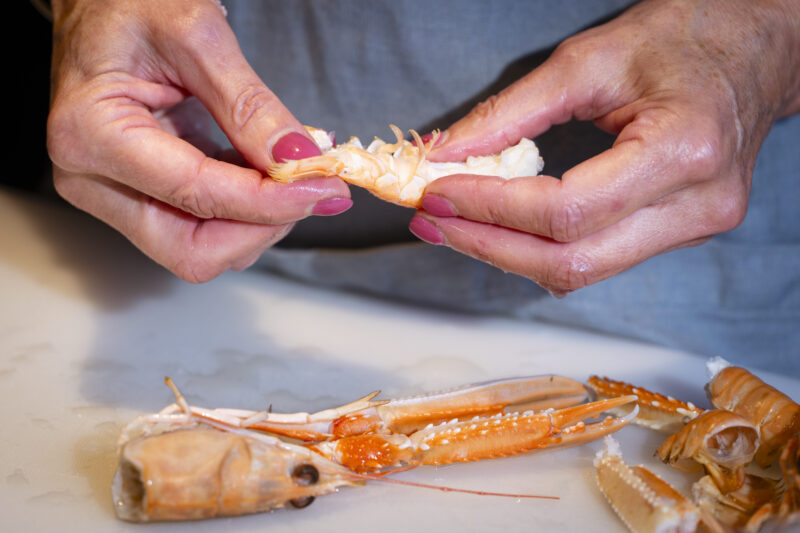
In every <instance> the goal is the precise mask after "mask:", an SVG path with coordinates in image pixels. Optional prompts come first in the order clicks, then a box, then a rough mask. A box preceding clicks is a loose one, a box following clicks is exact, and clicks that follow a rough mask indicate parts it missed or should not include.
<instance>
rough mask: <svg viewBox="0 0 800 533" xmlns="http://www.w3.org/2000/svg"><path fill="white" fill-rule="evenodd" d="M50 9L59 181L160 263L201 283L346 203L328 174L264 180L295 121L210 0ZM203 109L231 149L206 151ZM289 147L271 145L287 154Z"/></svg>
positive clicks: (53, 150) (60, 3) (65, 192)
mask: <svg viewBox="0 0 800 533" xmlns="http://www.w3.org/2000/svg"><path fill="white" fill-rule="evenodd" d="M53 10H54V50H53V71H52V105H51V113H50V117H49V120H48V149H49V152H50V156H51V159H52V160H53V164H54V168H53V177H54V183H55V187H56V190H57V191H58V192H59V193H60V194H61V195H62V196H63V197H64V198H66V199H67V200H68V201H69V202H71V203H72V204H74V205H76V206H77V207H79V208H81V209H83V210H85V211H87V212H89V213H91V214H92V215H94V216H96V217H98V218H100V219H101V220H103V221H105V222H106V223H108V224H109V225H111V226H113V227H114V228H116V229H117V230H118V231H120V232H121V233H123V234H124V235H125V236H126V237H127V238H128V239H130V240H131V241H132V242H133V243H134V244H135V245H136V246H137V247H139V248H140V249H141V250H142V251H144V252H145V253H146V254H148V255H149V256H150V257H151V258H153V259H154V260H155V261H157V262H158V263H160V264H162V265H164V266H165V267H167V268H168V269H169V270H171V271H172V272H174V273H175V274H177V275H178V276H180V277H181V278H183V279H186V280H189V281H193V282H201V281H206V280H209V279H212V278H214V277H216V276H217V275H219V274H221V273H222V272H224V271H226V270H228V269H234V270H238V269H242V268H246V267H247V266H249V265H250V264H252V262H254V261H255V260H256V259H257V257H258V256H259V255H260V254H261V252H263V250H264V249H266V248H267V247H269V246H271V245H272V244H274V243H275V242H277V241H278V240H280V239H281V238H282V237H283V236H284V235H285V234H286V233H287V232H288V231H289V230H290V229H291V227H292V224H293V223H294V222H295V221H297V220H299V219H302V218H304V217H306V216H309V215H311V214H333V213H332V211H334V210H335V209H334V210H332V209H331V208H330V202H331V201H333V203H334V204H335V205H338V206H339V207H341V206H343V205H344V206H345V207H346V206H347V205H349V202H350V200H349V196H350V195H349V191H348V189H347V187H346V185H345V184H344V183H343V182H341V181H340V180H338V179H334V178H331V179H317V180H309V181H305V182H298V183H295V184H290V185H284V184H278V183H275V182H273V181H272V180H270V179H266V178H264V175H263V174H264V173H266V169H267V168H268V166H269V165H270V164H271V163H272V162H273V147H274V146H275V145H276V143H277V142H278V141H279V139H283V138H284V135H286V134H289V133H292V132H294V135H293V136H291V138H292V139H294V140H295V141H296V139H297V138H298V137H305V135H306V133H305V130H304V129H303V128H302V126H301V124H299V123H298V121H297V120H296V119H295V118H294V117H293V116H292V114H291V113H290V112H289V111H288V110H287V109H286V108H285V107H284V106H283V104H281V102H280V101H279V100H278V98H277V97H276V96H275V95H274V94H273V93H272V92H270V90H269V89H268V88H267V87H266V86H265V85H264V84H263V82H262V81H261V80H260V79H259V78H258V76H257V75H256V74H255V72H253V70H252V69H251V68H250V66H249V65H248V64H247V62H246V60H245V59H244V57H243V56H242V53H241V51H240V49H239V46H238V43H237V41H236V38H235V36H234V34H233V32H232V31H231V29H230V27H229V26H228V24H227V22H226V20H225V16H224V13H223V10H222V9H221V7H220V5H219V4H218V3H216V2H214V1H213V0H170V1H169V2H152V1H142V0H115V1H114V2H96V1H92V0H55V1H54V2H53ZM209 113H210V116H211V117H213V119H214V120H215V121H216V122H217V123H218V124H219V126H220V127H221V128H222V130H223V131H224V132H225V133H226V135H227V136H228V138H229V139H230V141H231V143H232V144H233V146H234V148H235V152H236V153H235V154H220V153H217V152H218V148H217V147H216V146H214V145H213V143H212V142H211V141H210V140H209V137H208V125H209V122H208V117H209ZM281 142H283V141H281ZM300 146H301V148H302V147H303V146H305V149H306V152H307V151H308V145H307V144H304V143H303V142H302V139H301V141H300ZM289 148H290V150H289V151H288V152H287V149H286V143H283V150H282V151H281V152H280V154H282V155H281V156H282V157H288V158H294V157H291V154H292V153H294V152H292V151H291V148H292V147H291V146H290V147H289ZM313 149H314V150H315V149H316V148H313ZM296 152H297V156H298V157H300V156H303V155H313V154H309V153H303V151H302V150H299V151H296ZM287 153H288V154H289V155H285V154H287ZM317 153H318V152H317ZM239 154H241V156H239ZM231 155H233V156H234V157H231ZM245 161H246V163H245ZM320 201H323V202H324V201H328V202H329V203H328V205H327V209H321V210H320V209H317V208H315V206H317V205H318V202H320ZM322 205H323V206H325V204H322Z"/></svg>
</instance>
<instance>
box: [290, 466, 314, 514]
mask: <svg viewBox="0 0 800 533" xmlns="http://www.w3.org/2000/svg"><path fill="white" fill-rule="evenodd" d="M292 480H293V481H294V482H295V483H297V484H298V485H300V486H303V487H307V486H309V485H315V484H316V483H317V481H319V470H317V468H316V467H315V466H314V465H311V464H308V463H303V464H299V465H297V466H295V467H294V469H293V470H292ZM313 502H314V496H306V497H304V498H295V499H294V500H289V503H290V504H292V507H294V508H295V509H302V508H303V507H308V506H309V505H311V504H312V503H313Z"/></svg>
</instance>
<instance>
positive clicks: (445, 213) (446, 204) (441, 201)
mask: <svg viewBox="0 0 800 533" xmlns="http://www.w3.org/2000/svg"><path fill="white" fill-rule="evenodd" d="M422 209H423V210H425V211H427V212H428V213H430V214H431V215H433V216H437V217H455V216H458V212H456V208H455V206H454V205H453V204H452V203H451V202H450V200H447V199H445V198H442V197H441V196H436V195H434V194H428V195H426V196H425V198H423V199H422Z"/></svg>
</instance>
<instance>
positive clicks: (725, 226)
mask: <svg viewBox="0 0 800 533" xmlns="http://www.w3.org/2000/svg"><path fill="white" fill-rule="evenodd" d="M746 189H747V188H746V187H745V186H744V184H742V183H741V182H739V181H737V182H736V185H735V186H734V187H733V188H732V190H727V191H724V192H723V193H722V194H718V195H715V196H714V201H713V203H712V205H711V209H709V210H708V212H709V219H710V220H709V222H710V224H711V228H712V230H713V232H714V233H722V232H726V231H730V230H732V229H734V228H736V227H738V226H739V225H740V224H741V223H742V222H743V221H744V218H745V216H746V215H747V204H748V202H747V190H746Z"/></svg>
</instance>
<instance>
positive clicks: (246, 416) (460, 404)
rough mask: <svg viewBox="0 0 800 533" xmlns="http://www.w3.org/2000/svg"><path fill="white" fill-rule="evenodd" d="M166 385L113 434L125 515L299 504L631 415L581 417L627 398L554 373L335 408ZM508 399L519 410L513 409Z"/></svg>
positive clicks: (533, 445) (198, 515)
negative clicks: (221, 399) (224, 399)
mask: <svg viewBox="0 0 800 533" xmlns="http://www.w3.org/2000/svg"><path fill="white" fill-rule="evenodd" d="M167 384H168V385H169V386H170V387H172V389H173V392H174V393H175V397H176V402H175V403H174V404H172V405H169V406H167V407H166V408H164V409H163V410H161V411H160V412H158V413H153V414H148V415H142V416H140V417H137V418H136V419H134V420H133V421H132V422H131V423H130V424H128V425H127V426H126V427H125V428H124V429H123V431H122V434H121V436H120V439H119V442H118V447H119V467H118V470H117V473H116V475H115V478H114V482H113V486H112V495H113V498H114V506H115V510H116V512H117V516H119V517H120V518H122V519H124V520H129V521H135V522H148V521H157V520H192V519H202V518H212V517H215V516H232V515H239V514H246V513H254V512H262V511H267V510H270V509H276V508H279V507H283V506H285V505H286V504H291V505H293V506H295V507H304V506H306V505H308V504H309V503H311V502H312V501H313V500H314V498H316V497H318V496H321V495H323V494H327V493H330V492H333V491H335V490H337V489H338V488H339V487H343V486H353V485H360V484H363V483H364V481H366V480H370V479H379V478H381V476H385V475H386V474H389V473H391V472H392V471H394V470H397V469H408V468H414V467H417V466H422V465H439V464H449V463H455V462H465V461H477V460H481V459H489V458H493V457H502V456H508V455H514V454H519V453H524V452H528V451H531V450H537V449H545V448H556V447H561V446H572V445H577V444H581V443H584V442H588V441H592V440H595V439H598V438H601V437H603V436H605V435H608V434H611V433H613V432H615V431H617V430H619V429H621V428H622V427H624V426H625V425H627V424H628V423H629V422H630V421H631V420H632V419H633V418H634V417H635V416H636V411H635V410H634V412H632V413H631V414H630V415H629V416H626V417H621V418H620V417H614V416H605V417H604V418H600V419H598V420H596V421H587V419H594V418H597V417H599V415H601V414H602V413H605V412H606V411H608V410H609V409H613V408H614V407H617V406H620V405H623V404H628V403H631V402H633V401H635V397H632V396H628V397H622V398H615V399H609V400H601V401H597V402H590V403H581V402H584V401H585V400H586V399H587V398H588V391H587V390H586V389H585V387H584V386H583V385H582V384H581V383H580V382H578V381H575V380H572V379H569V378H565V377H561V376H553V375H548V376H534V377H525V378H510V379H501V380H495V381H489V382H485V383H478V384H474V385H467V386H464V387H459V388H456V389H450V390H447V391H441V392H436V393H430V394H425V395H421V396H415V397H411V398H399V399H395V400H375V399H374V398H375V396H376V395H377V393H373V394H370V395H368V396H366V397H364V398H361V399H358V400H356V401H354V402H352V403H349V404H347V405H343V406H341V407H336V408H333V409H326V410H324V411H319V412H317V413H291V414H281V413H273V412H271V411H248V410H241V409H206V408H202V407H197V406H191V405H189V404H188V402H187V401H186V399H185V398H184V397H183V395H182V394H181V393H180V391H178V389H177V387H176V386H175V385H174V383H172V381H171V380H169V378H167ZM516 406H524V407H523V408H524V409H526V410H525V411H522V412H518V411H513V409H514V408H515V407H516ZM448 490H450V489H448ZM529 497H532V496H530V495H529ZM542 497H545V498H552V497H548V496H542Z"/></svg>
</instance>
